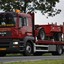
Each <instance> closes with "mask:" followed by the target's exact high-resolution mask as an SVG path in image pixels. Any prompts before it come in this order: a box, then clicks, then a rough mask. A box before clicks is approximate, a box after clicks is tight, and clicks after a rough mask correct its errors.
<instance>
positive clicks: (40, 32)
mask: <svg viewBox="0 0 64 64" xmlns="http://www.w3.org/2000/svg"><path fill="white" fill-rule="evenodd" d="M38 39H40V40H44V39H45V32H44V30H43V29H40V31H39V34H38Z"/></svg>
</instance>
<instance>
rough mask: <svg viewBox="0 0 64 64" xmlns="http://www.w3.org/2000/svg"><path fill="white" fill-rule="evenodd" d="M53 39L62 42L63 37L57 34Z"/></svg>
mask: <svg viewBox="0 0 64 64" xmlns="http://www.w3.org/2000/svg"><path fill="white" fill-rule="evenodd" d="M53 38H54V41H61V40H62V35H61V33H55V34H54V36H53Z"/></svg>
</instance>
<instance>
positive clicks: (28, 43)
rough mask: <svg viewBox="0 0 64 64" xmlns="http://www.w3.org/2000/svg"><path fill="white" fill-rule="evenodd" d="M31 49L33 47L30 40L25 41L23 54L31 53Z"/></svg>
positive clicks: (28, 54)
mask: <svg viewBox="0 0 64 64" xmlns="http://www.w3.org/2000/svg"><path fill="white" fill-rule="evenodd" d="M32 50H33V47H32V45H31V43H30V42H27V43H26V46H25V50H24V53H23V55H24V56H30V55H31V54H32Z"/></svg>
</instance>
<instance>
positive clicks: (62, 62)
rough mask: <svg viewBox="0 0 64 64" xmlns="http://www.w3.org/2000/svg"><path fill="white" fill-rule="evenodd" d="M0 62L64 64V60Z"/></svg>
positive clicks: (12, 63) (11, 63)
mask: <svg viewBox="0 0 64 64" xmlns="http://www.w3.org/2000/svg"><path fill="white" fill-rule="evenodd" d="M0 64H64V60H40V61H25V62H10V63H0Z"/></svg>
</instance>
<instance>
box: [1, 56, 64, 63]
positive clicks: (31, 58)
mask: <svg viewBox="0 0 64 64" xmlns="http://www.w3.org/2000/svg"><path fill="white" fill-rule="evenodd" d="M48 59H50V60H51V59H64V56H14V57H0V62H3V63H5V62H17V61H36V60H48Z"/></svg>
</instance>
